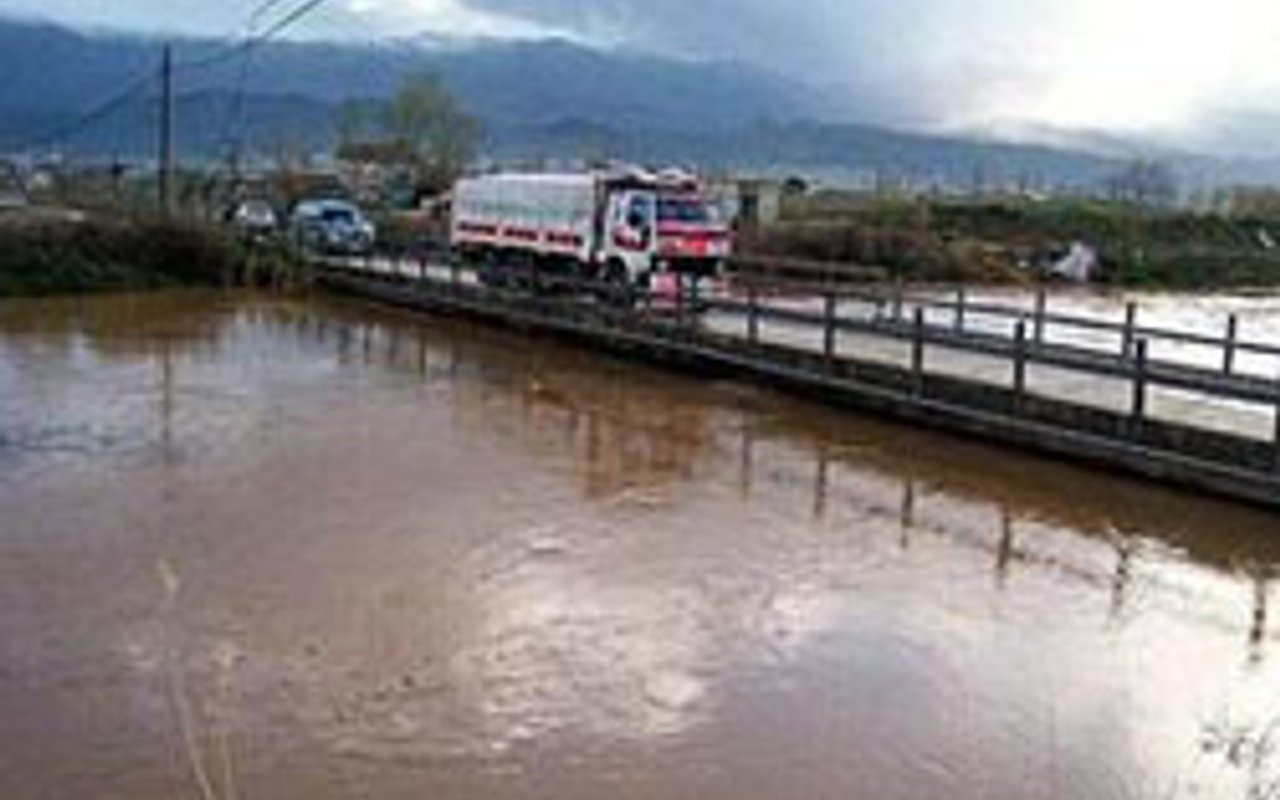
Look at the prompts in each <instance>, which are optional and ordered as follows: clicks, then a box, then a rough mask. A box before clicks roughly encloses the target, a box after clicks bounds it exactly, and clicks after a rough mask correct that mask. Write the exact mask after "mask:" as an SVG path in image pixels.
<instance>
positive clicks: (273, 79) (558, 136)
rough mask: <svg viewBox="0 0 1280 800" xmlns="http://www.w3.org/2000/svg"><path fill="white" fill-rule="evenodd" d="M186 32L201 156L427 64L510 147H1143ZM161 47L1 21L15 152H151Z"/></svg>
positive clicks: (670, 63)
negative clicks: (880, 120)
mask: <svg viewBox="0 0 1280 800" xmlns="http://www.w3.org/2000/svg"><path fill="white" fill-rule="evenodd" d="M173 44H174V48H175V53H176V63H177V65H178V66H177V69H176V79H175V81H176V86H177V92H178V96H179V102H178V115H177V116H178V132H177V134H178V135H177V138H178V142H179V144H180V148H181V152H182V153H183V155H184V157H186V158H192V159H206V160H208V159H216V158H219V157H221V156H222V155H223V154H224V153H225V152H226V151H227V148H228V145H229V143H230V142H232V141H235V140H243V141H244V142H245V143H246V144H247V147H248V150H249V151H250V152H251V153H254V154H257V155H258V156H259V157H270V156H271V155H272V154H274V153H278V152H280V151H282V150H284V149H286V148H289V149H293V150H299V149H301V150H306V151H309V152H322V151H325V150H328V149H329V148H331V147H332V144H333V142H332V139H333V136H334V124H333V122H334V117H335V110H336V108H337V107H338V106H339V105H340V104H341V103H342V102H343V101H345V100H349V99H367V98H375V97H386V96H388V95H390V94H391V93H392V92H394V91H395V88H396V87H397V85H398V84H399V83H400V81H401V80H403V78H404V77H405V76H406V75H409V74H412V73H415V72H420V71H430V72H433V73H435V74H437V75H439V76H440V77H441V78H442V79H443V80H444V81H445V82H446V83H447V85H448V86H449V87H450V88H451V89H452V91H453V92H454V93H455V94H456V95H457V96H458V97H459V99H460V100H461V102H462V103H463V105H464V106H465V107H466V108H467V109H468V111H469V112H470V113H471V114H472V115H474V116H475V117H477V118H478V119H479V120H480V121H481V123H482V125H483V129H484V131H485V139H484V143H483V150H484V154H485V155H486V156H488V157H490V158H495V159H519V160H524V161H529V160H544V159H565V158H575V157H576V158H582V157H612V158H621V159H630V160H637V161H646V162H675V163H682V164H688V165H691V166H699V167H704V168H716V169H747V170H751V171H754V172H765V173H775V174H785V173H789V172H800V173H803V174H806V175H815V176H819V177H826V178H830V179H832V180H834V181H851V180H860V181H867V180H871V179H877V180H883V179H888V180H892V181H910V182H912V183H914V184H917V185H920V184H932V183H937V184H948V185H953V186H957V185H960V186H969V185H971V184H973V183H974V182H976V181H985V182H992V183H1000V184H1009V183H1013V182H1018V183H1020V184H1023V185H1027V184H1030V185H1043V186H1046V187H1049V186H1053V187H1061V186H1069V187H1087V186H1096V185H1097V184H1098V183H1100V182H1101V181H1103V180H1105V179H1106V177H1107V176H1109V175H1111V174H1114V173H1115V172H1116V171H1118V169H1119V168H1120V167H1121V166H1122V163H1123V161H1124V160H1125V159H1127V158H1130V157H1133V156H1134V155H1135V154H1137V153H1139V152H1141V148H1140V147H1136V146H1135V147H1132V148H1130V147H1129V146H1128V144H1127V143H1119V142H1117V141H1114V140H1111V139H1107V140H1105V142H1104V143H1103V144H1099V142H1101V141H1103V140H1101V139H1100V138H1099V137H1096V136H1083V135H1080V136H1076V135H1068V134H1064V133H1062V132H1046V131H1039V132H1037V133H1038V135H1034V136H1033V135H1027V136H1025V137H1022V138H1021V140H1019V137H1017V136H1013V137H1011V136H1008V135H1003V136H996V135H984V134H982V132H964V133H956V134H951V135H937V134H926V133H909V132H901V131H896V130H889V129H886V128H882V127H877V126H875V125H870V124H865V123H863V122H860V121H859V120H858V119H857V114H856V109H849V108H847V107H845V104H844V103H843V102H842V101H841V100H840V99H839V98H837V97H834V96H833V90H831V89H830V88H824V87H825V86H834V85H837V82H834V81H833V82H828V83H825V84H824V83H822V82H819V81H816V80H815V81H814V82H813V83H812V84H806V83H801V82H799V81H796V80H792V79H787V78H783V77H779V76H777V75H774V74H772V73H769V72H767V71H764V70H761V69H756V68H753V67H750V66H747V65H744V64H740V63H733V62H724V61H694V60H680V59H674V58H668V57H659V56H654V55H648V54H644V53H637V52H627V51H615V50H600V49H595V48H591V47H587V46H583V45H579V44H575V43H571V42H568V41H563V40H555V39H551V40H541V41H499V40H466V41H453V40H446V39H439V38H429V37H423V36H419V37H410V38H405V39H400V40H395V41H388V42H379V43H368V44H360V43H342V44H336V43H324V42H277V43H273V44H271V45H270V46H269V47H264V48H262V49H260V50H256V51H254V52H253V54H252V56H251V57H249V58H245V57H243V56H241V55H236V54H235V52H234V51H233V50H230V49H229V45H228V43H226V42H220V41H215V40H202V39H185V40H179V41H176V42H174V43H173ZM161 47H162V45H161V43H160V42H158V41H157V40H155V39H153V38H148V37H144V36H133V35H126V34H120V33H99V32H86V31H77V30H71V29H68V28H62V27H57V26H53V25H48V24H42V23H33V22H26V21H20V20H12V19H9V20H3V19H0V75H3V76H5V81H4V84H3V85H2V86H0V152H4V151H10V152H12V151H15V150H31V149H32V145H35V146H36V148H35V149H41V150H46V151H48V150H56V151H58V152H62V153H66V154H71V155H77V156H97V157H146V156H147V155H148V154H149V153H151V152H152V151H153V149H154V141H155V129H156V120H157V118H158V105H159V104H158V83H159V81H158V74H159V64H160V52H161ZM210 62H212V63H210ZM149 78H155V79H153V80H148V79H149ZM139 81H142V82H143V85H140V86H139V89H138V91H137V92H136V93H134V94H133V95H132V96H129V97H126V98H123V99H122V100H121V102H120V103H118V104H115V105H114V106H113V107H112V108H110V109H108V110H107V111H108V113H103V114H101V115H99V116H98V118H95V119H94V120H92V124H90V125H83V126H81V125H77V124H76V123H77V122H78V121H79V120H80V118H81V117H82V115H83V114H84V112H85V110H86V109H94V108H95V106H99V104H100V103H101V102H102V100H103V99H104V98H110V97H111V95H112V94H113V93H116V92H118V91H119V90H120V88H121V87H125V86H128V85H130V84H136V83H138V82H139ZM51 132H53V133H56V134H58V136H56V137H55V139H56V140H55V141H48V139H49V137H48V136H47V135H46V134H49V133H51ZM1180 160H1184V161H1185V162H1186V163H1187V164H1188V165H1190V167H1189V170H1191V169H1192V168H1194V172H1195V174H1196V176H1197V177H1198V178H1203V177H1204V176H1206V175H1208V176H1212V178H1213V179H1214V180H1218V179H1221V180H1227V179H1234V178H1235V177H1249V178H1256V177H1257V176H1258V175H1259V174H1260V165H1258V164H1251V165H1249V166H1248V168H1247V169H1245V168H1241V169H1238V170H1234V171H1233V168H1232V166H1231V165H1230V164H1227V163H1225V162H1218V161H1214V160H1210V159H1192V158H1191V157H1187V158H1186V159H1181V158H1180ZM1275 172H1276V173H1280V169H1277V170H1275Z"/></svg>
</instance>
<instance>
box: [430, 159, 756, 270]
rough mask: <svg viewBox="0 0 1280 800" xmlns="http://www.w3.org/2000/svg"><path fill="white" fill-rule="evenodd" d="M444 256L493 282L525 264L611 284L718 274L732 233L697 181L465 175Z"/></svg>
mask: <svg viewBox="0 0 1280 800" xmlns="http://www.w3.org/2000/svg"><path fill="white" fill-rule="evenodd" d="M450 239H451V244H452V246H453V248H454V251H455V252H456V253H457V254H458V255H459V256H460V257H461V258H463V260H464V261H466V262H468V263H471V264H473V265H475V266H477V267H478V268H480V270H481V274H482V276H484V275H487V276H488V279H491V280H494V281H499V282H500V281H501V280H502V279H503V275H504V273H505V274H511V275H517V274H520V271H522V270H528V268H529V267H530V266H536V267H537V268H539V269H547V270H554V271H557V272H559V273H561V274H565V275H570V276H574V277H580V278H587V279H591V280H601V281H606V282H608V283H611V284H615V285H619V286H642V287H645V286H649V285H651V284H652V281H653V279H654V278H655V277H657V276H659V275H663V274H678V275H685V276H691V277H694V278H702V277H710V276H714V275H716V274H718V272H719V271H720V269H721V267H722V265H723V264H724V262H725V260H726V259H728V258H729V256H730V253H731V250H732V235H731V233H730V230H729V227H728V225H726V224H725V223H724V222H723V221H722V220H721V218H720V215H719V213H718V211H717V209H716V208H715V206H714V205H713V204H712V203H711V202H709V201H708V199H707V197H706V194H705V193H704V191H703V189H702V187H701V185H700V184H699V182H698V181H697V180H696V179H695V178H693V177H692V176H690V175H688V174H686V173H683V172H675V171H670V172H663V173H651V172H647V171H642V170H637V169H628V170H613V171H595V172H583V173H564V174H537V173H498V174H493V175H483V176H480V177H474V178H466V179H463V180H461V181H459V182H458V184H457V186H456V187H455V188H454V194H453V218H452V222H451V234H450Z"/></svg>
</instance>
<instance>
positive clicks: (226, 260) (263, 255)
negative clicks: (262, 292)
mask: <svg viewBox="0 0 1280 800" xmlns="http://www.w3.org/2000/svg"><path fill="white" fill-rule="evenodd" d="M303 279H305V273H304V270H303V268H302V267H301V266H300V265H299V264H298V263H297V262H296V260H295V259H293V258H292V257H291V256H289V255H288V254H287V253H284V252H282V251H280V250H276V249H273V248H260V247H253V246H250V245H246V244H244V243H241V242H240V241H238V240H237V239H235V238H234V237H232V236H229V235H228V234H226V233H224V232H222V231H220V230H217V229H212V228H209V227H205V226H200V225H195V224H191V223H184V222H166V221H162V220H158V219H150V220H146V219H130V220H94V221H72V220H67V219H26V220H15V219H5V218H0V297H13V296H25V295H50V294H69V293H77V292H106V291H124V290H144V289H159V288H169V287H179V286H236V285H276V286H279V285H285V284H291V283H295V282H299V281H301V280H303Z"/></svg>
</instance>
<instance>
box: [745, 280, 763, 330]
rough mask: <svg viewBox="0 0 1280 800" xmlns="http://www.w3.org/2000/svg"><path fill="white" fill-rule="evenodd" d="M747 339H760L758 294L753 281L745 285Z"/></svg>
mask: <svg viewBox="0 0 1280 800" xmlns="http://www.w3.org/2000/svg"><path fill="white" fill-rule="evenodd" d="M747 341H749V342H751V344H756V343H758V342H759V341H760V296H759V290H758V289H757V288H756V285H755V284H754V283H753V284H749V285H748V286H747Z"/></svg>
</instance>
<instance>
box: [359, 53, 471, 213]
mask: <svg viewBox="0 0 1280 800" xmlns="http://www.w3.org/2000/svg"><path fill="white" fill-rule="evenodd" d="M336 125H337V129H338V138H339V157H341V158H344V159H347V160H352V161H363V162H367V163H377V164H381V165H383V166H388V167H399V168H403V169H405V170H407V171H408V172H409V174H410V175H411V178H412V181H413V184H414V189H415V193H416V194H417V195H419V196H422V195H430V194H438V193H440V192H442V191H445V190H447V189H448V188H449V187H451V186H452V185H453V183H454V181H455V180H457V178H458V176H459V175H460V174H461V173H462V171H463V170H464V169H465V168H466V166H467V164H468V163H470V162H471V160H472V159H473V158H474V157H475V154H476V148H477V143H478V141H479V138H480V128H479V125H478V124H477V123H476V121H475V120H474V119H472V118H471V117H470V116H469V115H468V114H467V113H466V112H465V111H464V110H463V108H462V107H461V105H459V104H458V102H457V100H456V99H454V97H453V95H452V94H451V93H450V92H449V90H448V88H447V87H446V86H445V85H444V84H443V83H442V82H441V81H440V80H439V79H438V78H436V77H435V76H434V75H431V74H428V73H421V74H417V75H413V76H410V77H409V78H407V79H406V80H405V81H404V83H403V84H402V85H401V86H400V88H399V90H397V92H396V93H395V95H394V96H393V97H391V98H390V99H389V100H387V101H351V102H348V103H344V104H343V105H342V107H341V108H339V110H338V115H337V120H336Z"/></svg>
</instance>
